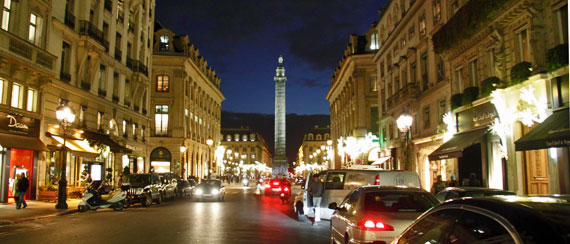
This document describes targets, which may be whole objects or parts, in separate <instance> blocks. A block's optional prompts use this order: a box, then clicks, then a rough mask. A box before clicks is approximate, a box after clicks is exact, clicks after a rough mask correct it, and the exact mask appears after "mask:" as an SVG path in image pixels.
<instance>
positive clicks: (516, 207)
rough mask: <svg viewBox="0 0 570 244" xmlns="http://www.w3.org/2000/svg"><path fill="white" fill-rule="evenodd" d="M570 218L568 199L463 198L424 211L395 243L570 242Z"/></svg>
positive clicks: (393, 243)
mask: <svg viewBox="0 0 570 244" xmlns="http://www.w3.org/2000/svg"><path fill="white" fill-rule="evenodd" d="M569 220H570V201H569V199H568V198H560V197H556V198H555V197H519V196H493V197H476V198H461V199H456V200H452V201H447V202H444V203H442V204H440V205H438V206H436V207H435V208H432V209H431V210H429V211H428V212H426V213H424V214H423V215H422V216H420V217H419V218H418V219H417V220H416V221H414V223H413V224H412V225H410V226H409V227H408V228H407V229H406V230H405V231H404V232H403V233H402V234H401V235H400V236H399V237H398V238H396V239H395V240H393V241H392V244H396V243H398V244H407V243H421V244H423V243H570V221H569Z"/></svg>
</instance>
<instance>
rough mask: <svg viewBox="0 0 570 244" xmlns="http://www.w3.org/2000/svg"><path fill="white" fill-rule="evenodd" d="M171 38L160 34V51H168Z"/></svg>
mask: <svg viewBox="0 0 570 244" xmlns="http://www.w3.org/2000/svg"><path fill="white" fill-rule="evenodd" d="M169 40H170V38H169V37H168V36H160V51H168V45H169Z"/></svg>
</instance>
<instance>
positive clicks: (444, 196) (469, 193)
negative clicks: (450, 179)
mask: <svg viewBox="0 0 570 244" xmlns="http://www.w3.org/2000/svg"><path fill="white" fill-rule="evenodd" d="M499 195H516V194H515V193H514V192H511V191H505V190H501V189H493V188H485V187H447V188H445V189H443V191H440V192H439V193H438V194H437V195H436V196H435V198H437V200H439V201H440V202H443V201H446V200H449V199H456V198H462V197H488V196H499Z"/></svg>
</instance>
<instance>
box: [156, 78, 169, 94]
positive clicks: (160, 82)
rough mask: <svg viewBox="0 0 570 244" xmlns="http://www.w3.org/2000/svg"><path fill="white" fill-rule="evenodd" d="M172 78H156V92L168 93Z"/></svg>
mask: <svg viewBox="0 0 570 244" xmlns="http://www.w3.org/2000/svg"><path fill="white" fill-rule="evenodd" d="M169 80H170V77H169V76H168V75H159V76H157V77H156V91H157V92H168V87H169Z"/></svg>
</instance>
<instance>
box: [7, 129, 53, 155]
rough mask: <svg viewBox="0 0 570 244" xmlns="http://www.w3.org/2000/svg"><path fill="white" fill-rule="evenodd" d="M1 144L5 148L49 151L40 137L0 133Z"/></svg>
mask: <svg viewBox="0 0 570 244" xmlns="http://www.w3.org/2000/svg"><path fill="white" fill-rule="evenodd" d="M0 145H2V147H5V148H17V149H26V150H36V151H49V149H48V148H47V147H46V145H45V144H44V143H43V142H42V141H41V140H40V139H39V138H34V137H27V136H18V135H10V134H5V133H0Z"/></svg>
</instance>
